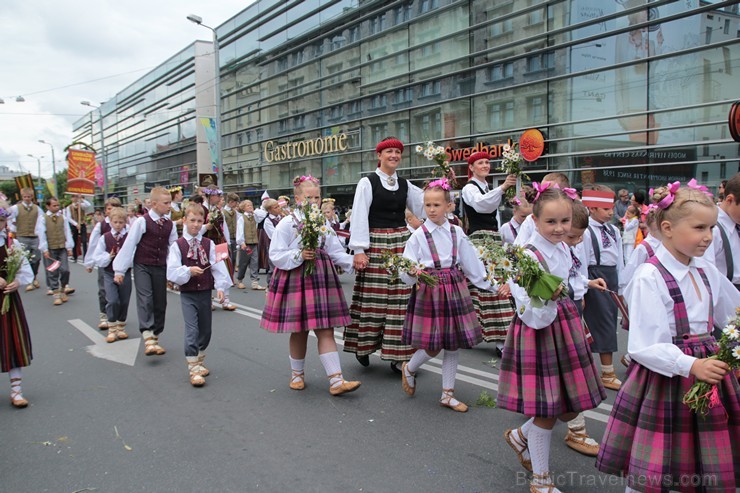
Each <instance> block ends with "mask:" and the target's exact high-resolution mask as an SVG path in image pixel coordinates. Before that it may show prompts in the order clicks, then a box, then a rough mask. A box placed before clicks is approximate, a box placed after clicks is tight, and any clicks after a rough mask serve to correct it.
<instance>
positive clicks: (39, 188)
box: [26, 154, 44, 203]
mask: <svg viewBox="0 0 740 493" xmlns="http://www.w3.org/2000/svg"><path fill="white" fill-rule="evenodd" d="M26 156H28V157H30V158H33V159H35V160H36V163H37V164H38V165H39V180H38V184H37V185H36V198H37V199H38V201H39V203H41V197H42V195H41V191H42V190H43V185H41V160H42V159H44V156H34V155H33V154H26Z"/></svg>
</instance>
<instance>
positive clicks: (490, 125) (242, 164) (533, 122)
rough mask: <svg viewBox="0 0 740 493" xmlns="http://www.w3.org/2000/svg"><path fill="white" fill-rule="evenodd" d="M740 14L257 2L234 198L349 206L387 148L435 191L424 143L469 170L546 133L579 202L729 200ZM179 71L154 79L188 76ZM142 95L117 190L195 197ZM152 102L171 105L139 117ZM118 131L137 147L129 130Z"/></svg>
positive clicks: (729, 10) (229, 25) (496, 2)
mask: <svg viewBox="0 0 740 493" xmlns="http://www.w3.org/2000/svg"><path fill="white" fill-rule="evenodd" d="M738 3H739V2H738V1H713V2H709V1H701V0H681V1H676V0H656V1H650V2H648V1H645V0H547V1H542V0H539V1H538V0H465V1H453V0H411V1H409V0H397V1H388V0H384V1H380V0H375V1H373V0H305V1H299V2H289V1H278V0H258V1H256V2H255V3H253V4H251V5H250V6H249V7H248V8H246V9H245V10H244V11H242V12H240V13H239V14H237V15H236V16H234V17H233V18H232V19H230V20H229V21H228V22H226V23H224V24H223V25H221V26H219V27H218V28H217V33H218V38H219V44H220V60H221V74H220V76H221V102H222V149H223V160H224V170H225V179H224V182H225V188H226V189H227V190H233V191H237V192H240V193H241V194H243V195H244V194H246V195H247V196H258V195H259V194H261V193H262V191H263V190H264V189H267V190H269V191H270V193H271V195H273V196H275V195H276V194H278V193H284V192H289V191H290V183H291V180H292V178H293V177H294V176H295V175H301V174H307V173H311V174H313V175H315V176H318V177H320V178H321V179H322V184H323V186H324V190H323V193H324V195H328V196H333V197H336V198H337V199H338V201H339V203H340V204H347V203H350V202H351V200H352V195H353V191H354V187H355V184H356V183H357V181H358V180H359V179H360V177H361V176H362V175H363V174H365V173H369V172H371V171H372V170H373V169H374V168H375V166H376V160H375V154H374V148H375V145H376V143H377V142H378V141H379V140H380V139H382V138H383V137H385V136H388V135H394V136H397V137H399V138H400V139H401V140H403V141H404V142H406V143H408V147H407V151H406V152H405V154H404V156H405V157H404V162H403V164H402V170H401V174H402V175H403V176H406V177H408V178H417V179H420V180H421V179H422V178H426V177H427V176H428V175H429V173H430V166H429V162H428V161H425V160H424V159H423V158H422V157H420V156H416V155H414V154H413V151H412V149H413V146H414V145H416V144H418V143H422V142H424V141H427V140H434V141H435V142H436V143H437V144H441V145H444V146H445V147H448V148H449V150H450V153H451V154H452V155H453V156H455V157H456V158H458V159H461V156H462V152H463V151H464V150H465V149H468V148H470V147H473V146H475V145H477V144H486V145H499V144H503V143H505V142H507V141H508V140H511V141H518V139H519V136H520V135H521V134H522V133H523V132H524V131H525V130H526V129H530V128H537V129H539V130H540V131H541V132H542V133H543V134H544V135H545V138H546V141H547V142H546V150H545V154H544V155H543V156H542V157H540V158H539V159H538V160H537V161H536V162H533V163H531V164H530V165H529V167H528V168H529V171H530V176H533V177H534V178H537V177H539V176H541V174H540V173H543V172H548V171H551V170H558V171H562V172H565V173H567V174H568V175H569V177H570V178H571V181H572V182H573V183H574V184H575V185H577V186H580V185H582V184H585V183H591V182H596V183H604V184H607V185H611V186H613V187H615V188H628V189H629V190H637V189H647V188H649V187H651V186H654V185H656V184H661V183H665V182H666V181H668V180H676V179H679V180H688V179H689V178H691V177H696V178H697V179H699V180H700V181H701V182H703V183H705V184H707V185H709V186H716V185H717V184H718V183H719V181H720V180H722V179H725V178H729V177H731V176H732V175H733V174H735V173H736V172H737V171H738V168H739V166H740V160H739V157H738V156H739V154H740V151H739V146H740V144H738V143H737V142H734V141H733V140H732V138H731V137H730V134H729V129H728V125H727V116H728V112H729V109H730V105H731V103H732V102H733V101H735V100H737V99H740V92H739V91H738V88H740V43H738V36H739V31H738V30H739V29H740V24H739V23H738V19H739V16H738V13H739V6H738ZM187 51H188V50H185V51H184V52H183V53H182V54H180V55H178V56H182V57H183V58H187V57H191V58H192V56H193V55H192V54H186V52H187ZM176 58H177V57H176ZM174 65H175V64H173V66H172V67H173V68H171V69H166V68H164V66H163V67H162V71H163V73H164V72H167V73H169V74H170V75H168V76H164V75H162V74H160V75H158V76H156V77H154V79H156V80H160V77H170V78H171V79H172V80H175V81H176V80H177V77H178V75H177V74H178V73H180V72H178V70H182V74H185V73H187V71H188V70H190V69H188V68H186V64H185V65H183V67H181V68H179V69H177V68H174ZM168 66H169V65H168ZM183 77H186V78H187V77H188V76H186V75H183ZM186 80H187V79H186ZM152 83H155V82H152ZM186 84H188V83H183V86H184V85H186ZM189 84H190V88H189V89H187V90H185V91H186V92H184V93H183V96H182V97H183V98H186V97H190V96H185V95H184V94H185V93H187V94H191V95H192V91H194V89H193V88H192V81H191V82H189ZM135 86H136V88H139V89H134V88H133V86H132V88H129V89H127V90H125V91H124V92H123V93H122V94H121V95H120V96H121V97H118V98H117V100H118V101H119V103H118V107H120V108H122V109H123V110H124V111H125V115H126V117H127V118H129V120H127V121H130V122H131V123H128V124H127V125H128V127H127V128H126V130H127V132H126V135H125V136H122V137H121V138H120V139H119V141H118V146H119V148H118V149H116V150H115V151H112V152H115V153H116V154H115V160H113V159H111V160H110V161H111V166H112V167H111V171H110V176H112V177H114V178H112V179H115V180H116V182H115V183H116V187H117V188H116V189H117V190H123V189H124V187H126V186H129V187H130V186H131V184H132V183H142V177H144V178H143V180H146V181H150V182H151V181H156V182H159V181H160V180H161V181H165V180H170V181H175V182H183V178H184V174H183V173H184V171H182V170H183V169H184V168H183V166H189V167H188V173H189V175H188V177H187V181H188V183H189V182H192V181H193V180H194V176H193V175H192V173H191V172H192V170H193V165H194V163H193V156H194V154H193V153H192V151H190V154H188V153H187V151H185V149H187V146H186V145H185V141H186V137H190V138H192V135H193V133H192V132H193V122H192V116H189V117H186V116H184V115H185V111H184V108H185V107H186V105H185V104H183V105H182V107H180V108H181V109H180V108H178V107H177V106H174V107H173V106H172V103H167V105H168V106H167V107H166V111H168V112H169V113H167V114H168V115H170V117H169V118H168V119H166V122H164V123H160V124H158V125H157V126H154V127H151V126H150V124H149V123H148V116H147V123H146V124H144V123H140V124H138V125H140V126H136V125H137V124H136V123H134V120H133V119H135V118H136V116H137V115H142V114H143V115H148V113H147V112H148V111H150V110H152V109H153V110H154V111H155V112H156V111H160V110H158V109H157V108H158V106H157V105H160V104H163V103H162V102H161V101H160V98H161V97H164V94H166V93H167V91H168V89H167V87H169V86H167V85H166V84H163V85H161V86H160V88H159V89H157V90H156V91H154V90H152V89H145V88H144V86H146V85H145V84H143V83H141V81H140V82H137V83H136V84H135ZM146 87H148V86H146ZM137 90H139V91H145V92H146V91H149V92H152V91H154V92H157V91H159V90H161V91H164V92H163V93H162V96H153V95H152V96H151V97H148V96H147V100H146V101H145V102H142V103H136V102H135V101H137V99H138V98H140V97H141V96H140V95H139V94H142V93H141V92H138V93H137V92H136V91H137ZM129 105H131V106H130V107H131V109H129ZM107 107H108V106H107V105H106V108H107ZM134 107H135V108H136V109H133V108H134ZM198 116H200V115H198ZM180 120H182V122H180ZM105 121H106V128H108V127H109V126H111V125H115V124H116V123H115V122H116V121H118V122H119V123H118V125H119V127H118V128H119V132H120V130H121V129H122V126H121V125H120V121H121V116H120V115H119V116H118V118H117V119H114V118H112V117H111V118H110V119H109V117H107V116H106V120H105ZM177 122H180V123H177ZM176 123H177V125H176ZM85 125H86V120H84V119H83V120H81V121H80V122H78V124H77V126H76V128H77V129H79V131H84V127H85ZM160 125H161V126H160ZM144 128H146V130H144ZM177 129H179V130H177ZM106 140H107V131H106ZM106 144H107V142H106ZM124 148H125V149H126V151H125V152H124ZM129 149H130V151H129ZM199 161H200V159H199ZM114 162H116V163H118V164H113V163H114ZM458 162H459V163H460V166H459V168H458V171H459V173H458V174H463V175H464V174H465V166H464V165H463V164H462V160H460V161H458ZM183 183H184V182H183Z"/></svg>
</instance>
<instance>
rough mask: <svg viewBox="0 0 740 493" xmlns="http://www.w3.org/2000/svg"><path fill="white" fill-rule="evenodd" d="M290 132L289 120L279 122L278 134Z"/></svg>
mask: <svg viewBox="0 0 740 493" xmlns="http://www.w3.org/2000/svg"><path fill="white" fill-rule="evenodd" d="M287 131H288V119H287V118H286V119H283V120H280V121H279V122H278V132H281V133H282V132H287Z"/></svg>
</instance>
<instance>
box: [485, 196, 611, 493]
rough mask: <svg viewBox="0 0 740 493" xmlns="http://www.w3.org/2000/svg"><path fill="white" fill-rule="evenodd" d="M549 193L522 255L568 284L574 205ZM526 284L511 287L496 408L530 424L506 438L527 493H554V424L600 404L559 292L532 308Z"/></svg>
mask: <svg viewBox="0 0 740 493" xmlns="http://www.w3.org/2000/svg"><path fill="white" fill-rule="evenodd" d="M566 192H568V193H573V192H575V191H573V190H570V189H567V190H565V191H564V190H561V189H560V188H556V187H554V186H542V188H541V191H540V192H539V193H538V195H537V197H536V198H535V200H534V206H533V212H532V217H533V218H534V222H535V226H536V232H534V233H533V234H532V235H531V237H530V239H529V241H528V243H527V245H526V254H527V255H528V256H529V258H531V259H532V260H536V261H537V262H538V263H539V264H540V266H541V268H542V269H543V270H544V271H545V272H549V273H550V274H552V275H554V276H557V277H559V278H560V279H561V280H565V279H567V278H568V274H569V270H570V268H571V265H572V263H573V261H572V258H571V255H570V251H569V249H568V246H567V245H566V244H565V243H563V241H564V240H565V238H566V235H567V234H568V232H569V231H570V226H571V216H572V205H573V202H572V199H571V198H570V197H569V195H566ZM524 281H525V279H524V276H522V278H521V279H519V280H514V281H512V282H510V283H509V285H510V287H511V294H512V296H513V297H514V300H515V301H516V309H517V310H516V318H515V319H514V322H513V323H512V326H511V329H510V330H509V334H508V336H507V338H506V344H505V347H504V352H503V357H502V358H501V371H500V373H499V392H498V406H499V407H500V408H502V409H507V410H509V411H514V412H518V413H521V414H524V415H525V416H529V417H530V418H531V419H529V420H528V421H527V422H526V423H525V424H524V425H522V426H521V427H520V428H517V429H514V430H507V431H506V433H505V435H504V436H505V439H506V442H507V443H508V444H509V445H510V446H511V447H512V448H513V449H514V451H515V452H516V454H517V457H518V459H519V461H520V463H521V464H522V466H523V467H524V468H526V469H528V470H531V471H532V472H533V478H532V482H531V484H530V491H531V492H532V493H538V492H543V493H544V492H547V493H558V492H559V490H558V489H557V488H555V486H554V484H553V481H552V478H551V477H550V474H549V472H548V471H549V470H550V469H549V465H550V464H549V459H550V440H551V437H552V429H553V427H554V426H555V422H556V421H557V420H558V419H561V420H563V421H569V420H571V419H573V418H575V417H576V415H577V414H578V413H579V412H582V411H586V410H589V409H593V408H595V407H597V406H598V405H599V404H600V403H601V401H603V400H604V399H605V398H606V391H605V390H604V388H603V387H602V386H601V383H600V381H599V377H598V373H597V370H596V366H595V365H594V360H593V356H592V354H591V351H590V349H589V347H588V342H587V340H586V334H585V332H584V329H583V326H582V325H581V320H580V317H579V315H578V310H577V309H576V306H575V304H574V303H573V300H571V299H570V298H569V297H562V296H561V292H562V291H563V289H564V286H563V285H562V284H561V286H560V287H559V288H557V289H556V290H555V292H554V293H552V296H551V297H550V299H549V300H545V301H546V302H545V303H544V304H541V303H533V299H534V290H533V289H532V286H530V288H529V289H525V288H524V287H522V286H523V285H525V284H526V283H525V282H524Z"/></svg>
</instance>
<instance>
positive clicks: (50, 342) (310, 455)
mask: <svg viewBox="0 0 740 493" xmlns="http://www.w3.org/2000/svg"><path fill="white" fill-rule="evenodd" d="M71 267H72V285H73V286H75V287H76V288H77V293H76V294H74V295H72V296H70V301H69V302H68V303H66V304H65V305H63V306H61V307H54V306H52V300H51V297H50V296H46V294H45V290H36V291H34V292H31V293H23V294H22V298H23V302H24V304H25V307H26V314H27V316H28V319H29V323H30V326H31V335H32V339H33V348H34V357H35V359H34V361H33V364H32V365H31V366H30V367H28V368H26V369H24V381H23V383H24V394H25V396H26V397H27V398H28V399H29V400H30V402H31V405H30V406H29V407H28V408H27V409H25V410H17V409H14V408H12V407H11V406H10V403H9V401H8V400H5V404H4V405H0V423H1V425H0V443H1V444H2V445H1V446H0V459H2V460H0V491H3V492H4V491H7V492H46V491H49V492H69V493H71V492H82V491H97V492H135V491H155V492H196V491H197V492H210V491H219V492H226V491H229V492H231V491H234V492H241V491H247V492H251V491H269V492H287V491H291V492H293V491H294V492H314V491H315V492H508V491H512V492H526V491H528V486H527V481H528V479H527V476H526V475H525V474H524V470H523V469H521V467H520V466H519V463H518V461H517V459H516V457H515V455H514V453H513V452H512V451H511V450H510V449H509V447H508V446H507V445H506V444H505V442H504V441H503V438H502V435H503V432H504V431H505V430H506V429H507V428H511V427H515V426H518V425H519V424H521V423H522V422H523V418H522V417H521V416H519V415H515V414H513V413H510V412H507V411H503V410H499V409H495V408H489V407H482V406H476V405H475V403H476V401H477V400H478V398H479V396H480V395H481V393H482V392H483V391H486V392H488V393H489V394H490V395H492V396H495V394H496V388H497V381H498V376H497V368H496V367H497V363H498V360H496V359H495V358H494V357H493V350H492V346H490V345H486V344H482V345H480V346H478V347H476V348H474V349H472V350H465V351H462V353H463V354H462V355H461V358H460V368H459V372H458V381H457V388H456V397H457V398H458V399H460V400H462V401H464V402H467V403H468V404H469V405H471V409H470V411H469V412H468V413H466V414H460V413H455V412H453V411H451V410H449V409H446V408H442V407H440V406H439V405H438V399H439V396H440V393H441V387H442V382H441V375H440V374H441V361H439V360H432V361H431V362H430V363H429V364H428V365H426V366H425V367H424V368H423V369H422V371H421V372H420V373H419V375H420V377H419V379H418V388H417V393H416V395H415V396H414V397H412V398H410V397H408V396H406V394H404V392H403V391H402V389H401V382H400V378H399V377H398V376H397V375H396V374H394V373H392V372H391V371H390V368H389V366H388V364H387V363H384V362H383V363H381V361H380V359H379V358H373V359H372V360H371V361H372V364H371V366H370V367H369V368H363V367H361V366H360V365H359V364H357V362H356V361H355V359H354V357H353V356H352V355H350V354H348V353H340V354H341V359H342V365H343V370H344V374H345V377H346V378H348V379H359V380H361V381H362V388H360V389H359V390H358V391H357V392H355V393H353V394H349V395H345V396H341V397H332V396H331V395H330V394H329V392H328V383H327V380H326V376H325V373H324V370H323V368H322V366H321V364H320V362H319V359H318V357H317V353H316V349H315V339H309V352H308V356H307V359H306V384H307V388H306V389H305V390H304V391H302V392H296V391H292V390H290V389H289V388H288V381H289V375H290V367H289V362H288V336H286V335H274V334H269V333H267V332H265V331H264V330H262V329H260V328H259V318H260V311H261V309H262V306H263V303H264V293H262V292H257V291H251V290H245V291H241V290H232V300H233V302H234V303H235V304H237V305H238V307H239V309H238V311H237V312H234V313H228V312H224V311H221V310H220V309H217V310H216V311H215V312H214V334H213V339H212V342H211V346H210V348H209V350H208V351H207V359H206V363H207V366H208V368H209V369H210V370H211V376H209V377H208V379H207V381H208V383H207V385H206V386H205V387H203V388H199V389H196V388H193V387H191V386H190V384H189V383H188V374H187V367H186V363H185V358H184V354H183V328H182V312H181V310H180V306H179V297H178V295H176V294H173V293H171V294H169V295H168V308H167V324H166V328H165V332H164V334H163V336H162V337H161V338H160V342H161V344H162V345H163V346H164V347H165V348H166V349H167V350H168V352H167V354H166V355H165V356H162V357H146V356H144V355H143V343H142V342H141V340H140V339H139V334H138V331H137V330H136V311H135V306H134V305H135V303H134V300H133V297H132V306H131V307H130V311H129V327H128V329H129V330H128V332H129V334H130V335H131V336H132V338H131V339H130V340H129V342H126V343H123V342H117V343H115V344H106V343H104V342H101V341H102V335H103V334H104V332H102V331H98V330H97V329H94V328H95V327H97V323H98V308H97V297H96V290H97V287H96V283H95V279H96V277H95V274H87V273H86V272H85V271H84V269H83V268H82V266H80V265H72V266H71ZM262 277H263V281H262V283H263V284H264V276H262ZM352 281H353V280H352V277H351V276H346V275H345V276H343V283H344V287H345V294H346V296H347V299H350V294H351V289H352ZM620 337H621V338H622V340H621V342H622V346H626V335H625V334H624V333H622V334H620ZM91 338H92V339H91ZM96 338H97V340H98V344H97V345H96V344H93V339H96ZM337 340H338V343H341V331H337ZM100 356H105V357H107V358H112V359H114V360H116V361H112V360H111V359H104V358H102V357H100ZM616 360H617V359H616V358H615V361H616ZM617 372H618V375H620V376H623V375H624V371H623V368H622V367H621V366H620V367H619V368H617ZM6 378H7V377H6ZM5 382H7V380H5ZM0 392H3V393H4V392H9V384H8V383H2V384H1V385H0ZM608 392H609V401H608V404H607V403H604V404H602V405H601V407H600V408H599V409H596V410H594V411H591V412H589V413H587V424H588V430H589V432H590V434H591V435H592V436H593V437H595V438H597V439H600V438H601V436H602V435H603V433H604V429H605V426H606V420H607V418H608V414H609V411H610V409H611V406H610V404H611V403H613V401H614V396H615V393H614V392H612V391H608ZM565 432H566V427H565V425H564V424H559V425H558V426H557V427H556V428H555V431H554V434H553V442H552V451H551V469H552V471H554V472H555V474H556V475H557V476H556V479H557V481H558V486H559V487H560V489H561V490H562V491H564V492H592V491H596V490H598V491H599V492H600V493H610V492H622V491H624V487H623V486H622V485H621V484H620V483H619V482H618V481H617V479H616V478H612V477H609V476H605V475H602V474H600V473H598V472H597V471H596V469H595V468H594V459H593V458H590V457H585V456H582V455H579V454H577V453H576V452H573V451H571V450H570V449H568V448H567V447H566V446H565V444H564V442H563V437H564V436H565Z"/></svg>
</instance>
